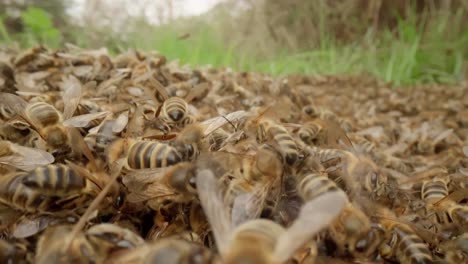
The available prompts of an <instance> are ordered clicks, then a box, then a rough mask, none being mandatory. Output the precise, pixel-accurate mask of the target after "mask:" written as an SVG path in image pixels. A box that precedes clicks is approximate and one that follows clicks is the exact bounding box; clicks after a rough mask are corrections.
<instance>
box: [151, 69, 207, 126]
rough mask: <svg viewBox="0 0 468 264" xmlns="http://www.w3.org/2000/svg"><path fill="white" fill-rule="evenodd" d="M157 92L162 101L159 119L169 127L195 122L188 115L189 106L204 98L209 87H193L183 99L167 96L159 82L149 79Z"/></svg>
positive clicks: (192, 117) (194, 118) (191, 115)
mask: <svg viewBox="0 0 468 264" xmlns="http://www.w3.org/2000/svg"><path fill="white" fill-rule="evenodd" d="M150 81H151V82H152V83H153V85H154V87H155V88H156V90H157V92H158V93H159V95H160V96H161V97H162V99H163V103H162V106H161V118H163V119H164V120H167V123H169V124H171V125H181V126H183V125H185V124H191V123H193V122H194V121H195V120H196V117H195V116H194V115H193V114H191V113H190V111H189V109H190V108H189V104H190V103H191V102H193V101H196V100H200V99H202V98H203V97H205V96H206V94H207V92H208V89H209V87H208V86H207V85H206V83H202V84H199V85H197V86H195V87H193V88H192V89H191V90H190V92H189V93H188V94H187V95H186V96H185V97H184V98H182V97H178V96H169V93H168V91H167V90H166V88H164V87H163V86H162V85H161V84H160V83H159V82H157V81H156V80H155V79H153V78H151V79H150Z"/></svg>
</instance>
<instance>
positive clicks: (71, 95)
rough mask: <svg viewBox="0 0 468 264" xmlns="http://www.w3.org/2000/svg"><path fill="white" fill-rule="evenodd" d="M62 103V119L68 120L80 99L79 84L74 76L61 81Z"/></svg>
mask: <svg viewBox="0 0 468 264" xmlns="http://www.w3.org/2000/svg"><path fill="white" fill-rule="evenodd" d="M62 85H63V90H64V92H63V96H62V99H63V102H64V103H65V106H64V109H63V118H64V119H65V120H66V119H69V118H71V117H72V116H73V113H75V110H76V108H77V107H78V105H79V104H80V99H81V82H80V80H78V79H77V78H76V77H75V76H73V75H69V76H68V78H64V79H63V84H62Z"/></svg>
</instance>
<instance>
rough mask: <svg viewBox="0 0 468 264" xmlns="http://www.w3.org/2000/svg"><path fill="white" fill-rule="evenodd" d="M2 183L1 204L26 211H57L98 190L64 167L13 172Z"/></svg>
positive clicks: (73, 171) (44, 167) (42, 167)
mask: <svg viewBox="0 0 468 264" xmlns="http://www.w3.org/2000/svg"><path fill="white" fill-rule="evenodd" d="M0 180H1V185H0V186H1V190H0V201H1V202H2V203H5V204H7V205H9V206H11V207H13V208H17V209H19V210H23V211H26V212H48V211H49V212H50V211H57V210H58V209H62V206H64V204H65V203H66V202H70V200H73V199H75V198H77V197H79V196H82V195H84V193H87V192H88V190H89V192H92V190H95V189H96V187H95V185H94V184H93V183H92V182H91V181H88V180H86V178H84V177H83V176H82V175H81V174H79V173H78V172H77V171H76V170H74V169H72V168H71V167H69V166H67V165H63V164H54V165H46V166H40V167H37V168H36V169H34V170H32V171H30V172H18V173H10V174H7V175H5V176H4V177H2V178H1V179H0Z"/></svg>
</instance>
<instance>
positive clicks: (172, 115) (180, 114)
mask: <svg viewBox="0 0 468 264" xmlns="http://www.w3.org/2000/svg"><path fill="white" fill-rule="evenodd" d="M163 111H164V114H165V116H166V117H167V118H169V119H171V120H172V121H174V122H179V121H181V120H182V119H183V118H184V117H185V116H186V114H187V102H185V100H184V99H182V98H180V97H171V98H169V99H167V100H166V101H165V102H164V105H163Z"/></svg>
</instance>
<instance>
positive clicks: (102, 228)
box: [85, 223, 145, 262]
mask: <svg viewBox="0 0 468 264" xmlns="http://www.w3.org/2000/svg"><path fill="white" fill-rule="evenodd" d="M85 234H86V238H87V240H88V242H89V243H90V244H91V245H92V247H93V249H94V250H95V251H96V252H97V255H98V256H100V257H101V258H102V260H101V261H103V260H104V259H106V258H107V257H108V256H110V255H111V253H112V252H115V251H118V250H123V249H125V250H126V249H131V248H136V247H138V246H142V245H143V244H144V243H145V241H144V240H143V238H141V237H140V236H139V235H137V234H135V233H134V232H133V231H130V230H128V229H126V228H123V227H120V226H117V225H115V224H106V223H103V224H98V225H94V226H92V227H91V228H89V229H88V230H87V231H86V232H85ZM98 262H99V261H98Z"/></svg>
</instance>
